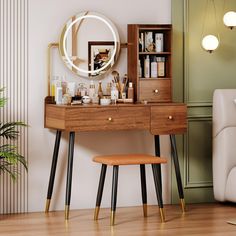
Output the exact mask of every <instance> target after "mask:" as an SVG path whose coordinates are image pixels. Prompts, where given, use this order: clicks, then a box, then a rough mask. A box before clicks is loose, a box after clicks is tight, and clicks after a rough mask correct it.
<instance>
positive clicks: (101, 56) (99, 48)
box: [88, 41, 115, 76]
mask: <svg viewBox="0 0 236 236" xmlns="http://www.w3.org/2000/svg"><path fill="white" fill-rule="evenodd" d="M114 49H115V45H114V42H112V41H89V42H88V58H89V61H88V68H89V70H92V71H93V70H97V69H100V68H103V67H105V65H106V64H107V63H108V61H109V60H110V59H111V55H112V54H113V51H114ZM113 64H114V59H113V61H112V62H111V63H110V65H109V66H107V67H106V68H104V70H101V71H99V72H96V73H91V74H90V76H96V75H100V74H104V73H105V72H106V71H107V70H108V69H109V68H110V67H111V66H112V65H113Z"/></svg>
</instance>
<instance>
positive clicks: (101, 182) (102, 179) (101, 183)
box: [94, 164, 107, 220]
mask: <svg viewBox="0 0 236 236" xmlns="http://www.w3.org/2000/svg"><path fill="white" fill-rule="evenodd" d="M106 171H107V165H104V164H102V168H101V174H100V180H99V185H98V193H97V200H96V208H95V212H94V220H97V219H98V214H99V210H100V205H101V201H102V193H103V187H104V182H105V177H106Z"/></svg>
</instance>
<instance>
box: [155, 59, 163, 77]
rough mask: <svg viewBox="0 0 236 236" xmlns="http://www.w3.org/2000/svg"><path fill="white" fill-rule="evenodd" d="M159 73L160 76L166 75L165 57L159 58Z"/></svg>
mask: <svg viewBox="0 0 236 236" xmlns="http://www.w3.org/2000/svg"><path fill="white" fill-rule="evenodd" d="M157 74H158V77H165V58H164V57H158V58H157Z"/></svg>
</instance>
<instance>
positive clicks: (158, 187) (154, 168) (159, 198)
mask: <svg viewBox="0 0 236 236" xmlns="http://www.w3.org/2000/svg"><path fill="white" fill-rule="evenodd" d="M152 172H153V179H154V183H155V189H156V195H157V201H158V205H159V209H160V216H161V222H165V215H164V210H163V199H162V191H161V182H160V179H159V176H158V165H157V164H152Z"/></svg>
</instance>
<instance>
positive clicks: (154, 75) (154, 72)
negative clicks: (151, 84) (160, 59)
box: [151, 57, 157, 78]
mask: <svg viewBox="0 0 236 236" xmlns="http://www.w3.org/2000/svg"><path fill="white" fill-rule="evenodd" d="M151 78H157V61H156V57H154V60H153V61H152V62H151Z"/></svg>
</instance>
